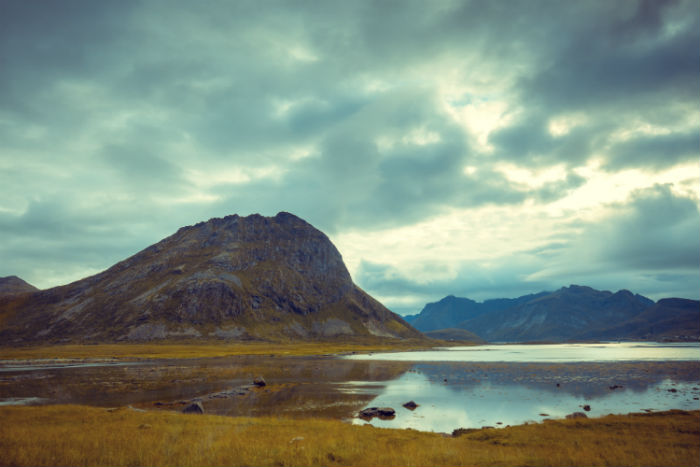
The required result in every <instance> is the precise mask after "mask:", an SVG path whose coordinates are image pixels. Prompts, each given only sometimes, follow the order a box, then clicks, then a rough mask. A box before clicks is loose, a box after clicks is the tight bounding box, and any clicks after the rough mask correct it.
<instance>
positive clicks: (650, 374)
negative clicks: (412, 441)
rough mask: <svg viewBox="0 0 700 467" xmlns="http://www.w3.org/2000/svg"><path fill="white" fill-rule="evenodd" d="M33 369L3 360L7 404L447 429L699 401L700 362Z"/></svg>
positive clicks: (315, 362) (249, 363)
mask: <svg viewBox="0 0 700 467" xmlns="http://www.w3.org/2000/svg"><path fill="white" fill-rule="evenodd" d="M408 354H410V355H416V354H417V353H416V352H408ZM443 354H444V355H448V354H449V355H453V354H451V353H449V352H443ZM448 360H449V359H448ZM42 365H43V366H42ZM23 366H24V367H27V368H18V367H15V368H9V365H7V364H6V363H4V362H0V369H2V370H3V371H2V372H0V405H10V404H13V405H16V404H56V403H59V404H63V403H77V404H87V405H95V406H103V407H113V406H126V405H133V406H135V407H139V408H144V409H152V410H180V409H181V408H182V407H183V406H184V405H185V404H186V403H188V402H189V401H192V400H194V399H198V400H201V401H202V403H203V405H204V408H205V411H206V412H207V413H216V414H221V415H231V416H257V415H283V416H290V417H331V418H336V419H343V420H352V421H353V423H365V422H364V421H362V420H360V419H357V418H356V416H357V413H358V411H359V410H361V409H363V408H365V407H369V406H379V407H383V406H389V407H392V408H394V409H395V410H396V417H395V418H394V419H393V420H379V419H377V418H374V419H373V420H372V421H371V423H372V424H373V425H376V426H386V427H397V428H415V429H420V430H431V431H440V432H450V431H452V430H453V429H455V428H471V427H481V426H484V425H487V426H489V425H490V426H498V425H497V424H498V423H499V422H500V423H501V424H502V426H504V425H508V424H510V425H512V424H517V423H523V422H526V421H528V420H541V419H543V418H547V417H552V418H556V417H562V416H564V415H566V414H568V413H571V412H575V411H581V410H582V406H583V405H585V404H588V405H590V406H591V410H590V412H589V415H590V416H597V415H604V414H607V413H626V412H632V411H636V412H638V411H641V410H644V409H655V410H665V409H671V408H677V409H698V408H700V402H698V400H697V398H698V397H699V396H700V390H699V389H698V386H700V384H699V383H700V360H698V359H695V360H694V361H646V362H645V361H637V362H579V363H542V362H510V363H508V362H491V363H489V362H464V361H462V362H451V361H446V362H434V361H427V362H411V361H384V360H378V361H371V360H353V359H348V358H333V357H274V356H269V357H230V358H208V359H189V360H159V361H147V362H135V363H133V364H131V363H123V362H122V363H121V364H120V365H106V366H105V365H101V366H99V365H93V364H91V363H90V362H87V364H84V365H79V364H74V363H71V365H67V366H66V365H64V366H62V367H60V368H49V367H47V366H46V362H38V363H37V364H32V363H31V362H28V363H26V364H24V363H23ZM54 366H55V365H54ZM257 376H263V377H264V379H265V381H266V382H267V385H266V386H265V387H263V388H256V387H253V386H252V384H251V383H252V381H253V378H255V377H257ZM611 387H614V388H615V389H610V388H611ZM669 390H675V392H673V391H669ZM409 400H414V401H415V402H417V403H418V404H419V406H418V407H417V408H416V409H415V410H414V411H410V410H408V409H405V408H404V407H402V404H404V403H405V402H408V401H409ZM540 414H547V415H540Z"/></svg>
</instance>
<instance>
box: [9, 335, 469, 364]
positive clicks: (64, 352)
mask: <svg viewBox="0 0 700 467" xmlns="http://www.w3.org/2000/svg"><path fill="white" fill-rule="evenodd" d="M443 345H456V344H455V343H454V342H449V343H448V342H443V341H430V340H427V339H364V340H357V341H348V342H338V341H328V342H324V341H311V342H290V343H285V342H276V343H270V342H242V343H224V342H201V341H195V342H186V343H181V342H178V343H167V342H163V343H147V344H130V343H123V344H94V345H91V344H62V345H46V346H27V347H0V359H4V360H25V359H27V360H29V359H81V358H94V359H98V358H99V359H104V358H114V359H124V360H130V359H154V358H204V357H228V356H232V355H324V354H342V353H349V352H380V351H387V350H417V349H427V348H431V347H434V346H443ZM462 345H464V343H462Z"/></svg>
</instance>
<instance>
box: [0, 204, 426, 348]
mask: <svg viewBox="0 0 700 467" xmlns="http://www.w3.org/2000/svg"><path fill="white" fill-rule="evenodd" d="M3 313H4V315H5V317H6V318H5V319H4V321H3V325H2V328H0V340H2V341H4V342H8V343H13V342H32V341H50V342H57V341H125V340H126V341H145V340H155V339H183V338H186V339H200V338H210V339H211V338H218V339H228V340H245V339H279V338H284V339H289V338H292V339H294V338H296V339H314V338H324V339H325V338H334V337H348V336H371V335H380V336H389V337H420V333H418V332H417V331H416V330H414V329H413V328H412V327H411V326H409V325H408V324H407V323H406V322H405V321H403V320H402V319H401V318H400V317H399V316H397V315H395V314H394V313H392V312H390V311H389V310H387V309H386V308H385V307H384V306H382V305H381V304H380V303H379V302H377V301H376V300H374V299H373V298H372V297H370V296H369V295H367V294H366V293H365V292H364V291H362V290H361V289H360V288H359V287H357V286H356V285H355V284H354V283H353V282H352V279H351V277H350V274H349V273H348V270H347V268H346V267H345V265H344V263H343V259H342V257H341V256H340V253H339V252H338V250H337V249H336V248H335V246H333V244H332V243H331V242H330V240H329V239H328V237H326V235H324V234H323V233H322V232H320V231H319V230H317V229H315V228H314V227H312V226H311V225H309V224H308V223H306V222H305V221H303V220H302V219H299V218H298V217H296V216H294V215H292V214H289V213H279V214H278V215H277V216H275V217H263V216H260V215H257V214H256V215H252V216H248V217H239V216H237V215H232V216H227V217H224V218H215V219H211V220H209V221H208V222H202V223H199V224H196V225H194V226H189V227H183V228H181V229H180V230H178V231H177V232H176V233H175V234H174V235H172V236H170V237H168V238H166V239H164V240H162V241H160V242H158V243H156V244H155V245H152V246H150V247H148V248H146V249H145V250H143V251H141V252H139V253H137V254H135V255H134V256H132V257H130V258H128V259H126V260H124V261H121V262H120V263H117V264H115V265H114V266H112V267H111V268H109V269H108V270H106V271H104V272H102V273H100V274H97V275H95V276H92V277H88V278H86V279H83V280H80V281H77V282H74V283H72V284H69V285H66V286H62V287H56V288H53V289H48V290H43V291H39V292H36V293H34V294H32V295H31V296H30V297H29V298H28V299H26V300H23V301H22V302H21V303H20V302H13V304H12V309H9V308H7V309H3V308H2V305H0V314H3Z"/></svg>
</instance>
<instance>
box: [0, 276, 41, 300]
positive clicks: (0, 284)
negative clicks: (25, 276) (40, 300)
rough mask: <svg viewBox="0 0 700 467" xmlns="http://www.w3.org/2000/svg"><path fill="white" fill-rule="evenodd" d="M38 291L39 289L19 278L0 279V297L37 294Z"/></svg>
mask: <svg viewBox="0 0 700 467" xmlns="http://www.w3.org/2000/svg"><path fill="white" fill-rule="evenodd" d="M37 290H39V289H37V288H36V287H34V286H33V285H31V284H29V283H27V282H25V281H24V280H22V279H20V278H19V277H17V276H7V277H0V295H7V294H20V293H28V292H36V291H37Z"/></svg>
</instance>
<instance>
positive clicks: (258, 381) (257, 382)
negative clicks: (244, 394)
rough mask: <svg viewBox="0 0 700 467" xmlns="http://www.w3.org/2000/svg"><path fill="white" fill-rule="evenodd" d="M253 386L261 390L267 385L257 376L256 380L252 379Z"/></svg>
mask: <svg viewBox="0 0 700 467" xmlns="http://www.w3.org/2000/svg"><path fill="white" fill-rule="evenodd" d="M253 384H254V385H255V386H257V387H259V388H261V387H263V386H267V383H266V382H265V380H264V379H263V377H262V376H258V377H257V378H254V379H253Z"/></svg>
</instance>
